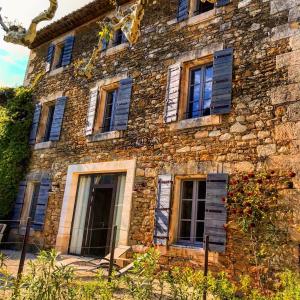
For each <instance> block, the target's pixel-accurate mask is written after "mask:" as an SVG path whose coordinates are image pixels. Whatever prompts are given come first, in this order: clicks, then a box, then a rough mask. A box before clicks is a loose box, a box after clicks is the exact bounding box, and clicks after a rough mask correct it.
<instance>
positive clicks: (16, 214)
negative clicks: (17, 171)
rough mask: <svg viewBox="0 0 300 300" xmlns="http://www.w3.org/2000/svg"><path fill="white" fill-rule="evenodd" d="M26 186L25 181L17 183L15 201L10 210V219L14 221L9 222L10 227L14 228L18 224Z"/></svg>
mask: <svg viewBox="0 0 300 300" xmlns="http://www.w3.org/2000/svg"><path fill="white" fill-rule="evenodd" d="M26 188H27V182H26V181H21V182H20V185H19V190H18V194H17V198H16V202H15V205H14V208H13V211H12V220H13V221H15V222H13V223H12V224H11V227H12V228H16V227H18V226H19V224H20V219H21V215H22V208H23V204H24V198H25V193H26Z"/></svg>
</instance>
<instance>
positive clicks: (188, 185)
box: [182, 181, 194, 199]
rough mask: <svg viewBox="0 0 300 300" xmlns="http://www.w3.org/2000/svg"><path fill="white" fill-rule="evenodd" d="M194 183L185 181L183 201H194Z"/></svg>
mask: <svg viewBox="0 0 300 300" xmlns="http://www.w3.org/2000/svg"><path fill="white" fill-rule="evenodd" d="M193 185H194V182H193V181H184V182H183V191H182V198H183V199H193Z"/></svg>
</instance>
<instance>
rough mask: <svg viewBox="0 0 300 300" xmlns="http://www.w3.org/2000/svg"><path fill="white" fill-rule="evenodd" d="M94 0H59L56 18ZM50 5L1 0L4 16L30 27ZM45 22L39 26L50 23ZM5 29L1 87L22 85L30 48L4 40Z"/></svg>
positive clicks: (0, 53)
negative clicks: (32, 20)
mask: <svg viewBox="0 0 300 300" xmlns="http://www.w3.org/2000/svg"><path fill="white" fill-rule="evenodd" d="M91 1H92V0H58V10H57V13H56V16H55V20H57V19H59V18H61V17H63V16H65V15H66V14H68V13H70V12H72V11H74V10H76V9H78V8H80V7H82V6H84V5H86V4H87V3H89V2H91ZM48 6H49V0H26V1H24V0H23V1H20V0H0V7H2V11H1V15H2V17H3V18H4V17H7V19H8V20H9V21H14V20H17V21H18V22H19V23H22V24H23V26H25V27H28V25H29V24H30V21H31V19H32V18H34V17H35V16H37V15H38V14H39V13H40V12H42V11H43V10H44V9H47V8H48ZM48 24H49V22H43V23H41V24H40V25H39V28H42V27H43V26H46V25H48ZM3 34H4V32H3V30H2V28H0V87H1V86H12V87H15V86H19V85H22V83H23V79H24V75H25V71H26V67H27V62H28V56H29V50H28V49H26V48H25V47H21V46H17V45H13V44H8V43H5V42H4V41H3Z"/></svg>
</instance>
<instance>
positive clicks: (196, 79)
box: [191, 69, 201, 85]
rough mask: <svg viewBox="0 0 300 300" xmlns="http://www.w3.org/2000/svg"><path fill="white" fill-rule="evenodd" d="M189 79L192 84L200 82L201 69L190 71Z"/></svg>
mask: <svg viewBox="0 0 300 300" xmlns="http://www.w3.org/2000/svg"><path fill="white" fill-rule="evenodd" d="M191 81H192V82H191V83H192V84H193V85H195V84H200V82H201V69H198V70H194V71H192V78H191Z"/></svg>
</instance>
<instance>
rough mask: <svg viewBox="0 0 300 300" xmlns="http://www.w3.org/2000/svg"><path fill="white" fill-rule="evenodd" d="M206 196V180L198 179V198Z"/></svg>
mask: <svg viewBox="0 0 300 300" xmlns="http://www.w3.org/2000/svg"><path fill="white" fill-rule="evenodd" d="M205 198H206V181H198V199H205Z"/></svg>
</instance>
